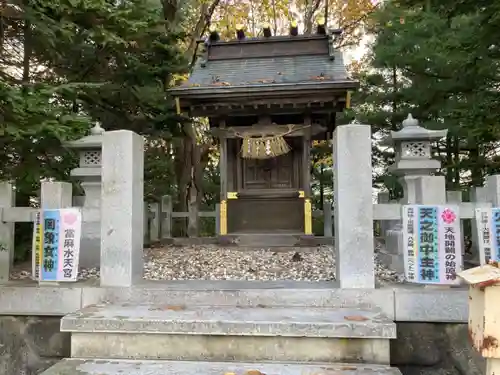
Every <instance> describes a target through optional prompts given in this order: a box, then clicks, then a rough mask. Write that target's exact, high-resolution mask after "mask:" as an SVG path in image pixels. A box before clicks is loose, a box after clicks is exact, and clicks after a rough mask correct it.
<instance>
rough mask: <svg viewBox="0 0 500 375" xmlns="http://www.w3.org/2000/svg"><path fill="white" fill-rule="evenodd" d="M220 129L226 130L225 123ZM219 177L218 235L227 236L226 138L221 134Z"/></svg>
mask: <svg viewBox="0 0 500 375" xmlns="http://www.w3.org/2000/svg"><path fill="white" fill-rule="evenodd" d="M219 128H220V129H225V128H226V121H225V120H221V121H220V124H219ZM219 144H220V146H219V153H220V155H219V176H220V209H219V233H218V234H219V235H221V236H224V235H226V234H227V166H228V163H227V151H228V150H227V137H226V136H225V135H224V134H223V133H222V134H221V135H220V137H219Z"/></svg>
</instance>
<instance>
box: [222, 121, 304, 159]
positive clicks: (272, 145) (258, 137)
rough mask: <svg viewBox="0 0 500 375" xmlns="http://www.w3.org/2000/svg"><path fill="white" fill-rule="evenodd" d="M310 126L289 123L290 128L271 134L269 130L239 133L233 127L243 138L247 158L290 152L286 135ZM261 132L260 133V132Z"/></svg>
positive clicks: (268, 156) (275, 155) (242, 152)
mask: <svg viewBox="0 0 500 375" xmlns="http://www.w3.org/2000/svg"><path fill="white" fill-rule="evenodd" d="M306 127H308V126H296V125H288V130H287V131H285V132H283V133H280V134H272V135H271V134H269V133H270V131H269V130H260V131H255V132H252V131H248V132H245V133H243V134H239V133H237V132H235V131H234V129H231V131H233V132H234V134H235V135H236V136H237V137H240V138H243V143H242V145H241V156H242V157H243V158H245V159H271V158H275V157H277V156H280V155H284V154H286V153H288V152H289V151H290V150H291V148H290V146H289V145H288V143H287V142H286V140H285V137H286V136H287V135H289V134H291V133H293V132H295V131H297V130H299V129H303V128H306ZM259 133H260V134H259Z"/></svg>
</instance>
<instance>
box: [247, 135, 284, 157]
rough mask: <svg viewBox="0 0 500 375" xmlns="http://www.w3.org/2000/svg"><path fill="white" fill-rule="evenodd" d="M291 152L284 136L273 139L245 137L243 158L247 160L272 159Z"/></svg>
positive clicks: (276, 136)
mask: <svg viewBox="0 0 500 375" xmlns="http://www.w3.org/2000/svg"><path fill="white" fill-rule="evenodd" d="M289 151H290V146H289V145H288V143H286V141H285V139H284V138H283V136H282V135H275V136H272V137H259V138H253V137H245V138H243V144H242V145H241V156H242V157H244V158H245V159H270V158H275V157H276V156H280V155H284V154H286V153H287V152H289Z"/></svg>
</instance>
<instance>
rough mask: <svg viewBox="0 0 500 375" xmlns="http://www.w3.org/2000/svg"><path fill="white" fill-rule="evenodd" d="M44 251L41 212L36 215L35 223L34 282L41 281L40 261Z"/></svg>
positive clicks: (32, 271)
mask: <svg viewBox="0 0 500 375" xmlns="http://www.w3.org/2000/svg"><path fill="white" fill-rule="evenodd" d="M42 251H43V241H42V215H41V213H40V211H38V212H37V213H36V218H35V222H34V223H33V246H32V248H31V254H32V269H31V275H32V278H33V279H34V280H38V279H40V259H41V256H42Z"/></svg>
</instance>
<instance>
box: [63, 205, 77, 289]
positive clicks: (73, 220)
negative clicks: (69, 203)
mask: <svg viewBox="0 0 500 375" xmlns="http://www.w3.org/2000/svg"><path fill="white" fill-rule="evenodd" d="M81 227H82V217H81V213H80V211H79V210H76V209H65V210H61V229H60V231H61V234H60V236H61V243H60V250H59V251H60V256H61V259H62V262H61V263H60V265H59V272H58V274H59V275H58V279H59V280H60V281H76V280H77V276H78V263H79V258H80V238H81Z"/></svg>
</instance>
